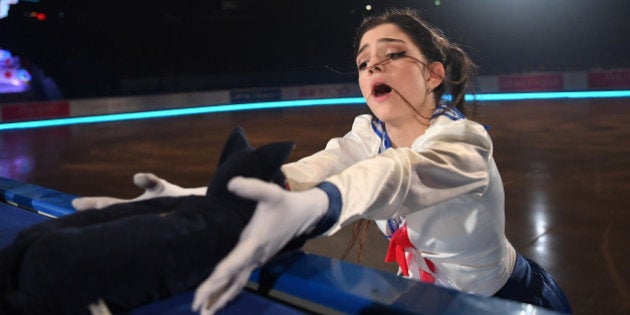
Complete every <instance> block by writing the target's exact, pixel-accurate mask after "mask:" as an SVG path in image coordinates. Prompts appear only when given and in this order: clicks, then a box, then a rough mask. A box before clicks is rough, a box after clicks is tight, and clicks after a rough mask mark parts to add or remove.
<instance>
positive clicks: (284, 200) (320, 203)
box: [192, 177, 338, 315]
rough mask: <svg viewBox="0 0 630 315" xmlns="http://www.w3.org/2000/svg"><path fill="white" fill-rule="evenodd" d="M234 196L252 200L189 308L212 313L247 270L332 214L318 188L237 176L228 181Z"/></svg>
mask: <svg viewBox="0 0 630 315" xmlns="http://www.w3.org/2000/svg"><path fill="white" fill-rule="evenodd" d="M228 189H229V190H230V191H232V192H233V193H235V194H236V195H238V196H240V197H243V198H247V199H252V200H255V201H257V202H258V205H257V207H256V211H255V213H254V216H253V217H252V219H251V220H250V222H249V224H248V225H247V226H246V227H245V229H244V230H243V232H242V233H241V236H240V240H239V243H238V244H237V245H236V247H235V248H234V249H233V250H232V251H231V252H230V254H228V255H227V256H226V257H225V258H224V259H223V260H222V261H221V262H220V263H219V264H218V265H217V267H216V268H215V269H214V272H213V273H212V274H211V275H210V277H209V278H208V279H206V281H204V282H203V283H202V284H201V285H200V286H199V287H198V288H197V291H196V292H195V299H194V301H193V305H192V308H193V310H195V311H199V310H201V314H203V315H209V314H214V312H216V311H217V310H219V309H220V308H222V307H223V306H224V305H225V304H226V303H227V302H229V301H230V300H231V299H233V298H234V297H235V296H236V295H237V294H238V293H239V292H240V291H241V290H242V289H243V287H244V286H245V284H246V282H247V279H249V276H250V274H251V272H252V271H253V270H254V269H255V268H257V267H259V266H261V265H262V264H264V263H265V262H267V261H268V260H269V259H270V258H271V257H272V256H273V255H275V254H276V253H278V252H279V251H280V250H281V249H282V248H283V247H284V246H285V245H286V244H287V243H288V242H289V241H290V240H292V239H293V238H295V237H298V236H301V235H303V234H309V235H313V236H316V235H320V234H322V233H323V232H325V231H326V230H327V229H328V228H329V227H330V226H332V224H333V223H334V222H336V220H337V218H338V212H337V211H335V210H334V209H333V211H331V209H329V197H328V194H327V192H325V191H324V190H323V189H320V188H313V189H309V190H306V191H300V192H291V191H286V190H283V189H281V188H280V187H278V186H277V185H274V184H270V183H266V182H263V181H261V180H257V179H251V178H242V177H237V178H234V179H232V180H231V181H230V182H229V184H228Z"/></svg>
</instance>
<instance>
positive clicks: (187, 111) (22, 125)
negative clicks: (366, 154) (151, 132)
mask: <svg viewBox="0 0 630 315" xmlns="http://www.w3.org/2000/svg"><path fill="white" fill-rule="evenodd" d="M364 103H365V100H364V99H363V98H362V97H347V98H326V99H310V100H293V101H276V102H260V103H249V104H229V105H210V106H202V107H190V108H176V109H165V110H156V111H146V112H134V113H120V114H106V115H95V116H82V117H68V118H58V119H47V120H36V121H19V122H9V123H0V131H2V130H12V129H27V128H41V127H53V126H65V125H78V124H90V123H99V122H112V121H122V120H132V119H147V118H163V117H173V116H184V115H199V114H210V113H223V112H235V111H244V110H260V109H273V108H287V107H306V106H326V105H349V104H364Z"/></svg>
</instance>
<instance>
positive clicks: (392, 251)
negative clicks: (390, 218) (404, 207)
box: [385, 225, 415, 277]
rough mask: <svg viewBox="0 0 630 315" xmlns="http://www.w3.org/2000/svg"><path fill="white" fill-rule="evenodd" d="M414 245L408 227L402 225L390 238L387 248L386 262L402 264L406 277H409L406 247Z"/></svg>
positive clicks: (401, 268)
mask: <svg viewBox="0 0 630 315" xmlns="http://www.w3.org/2000/svg"><path fill="white" fill-rule="evenodd" d="M409 247H414V246H413V244H411V241H410V240H409V235H407V227H406V226H404V225H403V226H402V227H400V228H399V229H398V230H396V231H395V232H394V234H392V237H391V238H390V239H389V247H388V248H387V255H385V262H394V261H395V262H396V263H398V266H400V270H401V271H402V273H403V275H405V277H409V267H408V266H407V258H406V257H405V248H409ZM414 248H415V247H414Z"/></svg>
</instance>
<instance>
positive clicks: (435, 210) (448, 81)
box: [84, 10, 571, 314]
mask: <svg viewBox="0 0 630 315" xmlns="http://www.w3.org/2000/svg"><path fill="white" fill-rule="evenodd" d="M355 47H356V65H357V68H358V73H359V79H358V81H359V85H360V88H361V92H362V94H363V96H364V97H365V100H366V102H367V105H368V107H369V108H370V110H371V112H372V114H373V117H372V116H370V115H361V116H358V117H357V118H356V119H355V121H354V123H353V125H352V129H351V130H350V131H349V132H348V133H347V134H346V135H345V136H343V137H341V138H335V139H332V140H330V142H329V143H328V145H327V146H326V148H325V149H324V150H323V151H320V152H317V153H315V154H313V155H312V156H309V157H306V158H304V159H302V160H300V161H297V162H295V163H290V164H286V165H284V166H283V167H282V171H283V172H284V174H285V176H286V178H287V180H288V184H289V187H290V189H291V191H286V190H283V189H281V188H280V187H278V186H277V185H273V184H269V183H265V182H263V181H260V180H256V179H249V178H235V179H233V180H231V181H230V182H229V184H228V189H229V190H230V191H232V192H234V193H235V194H237V195H239V196H241V197H244V198H248V199H252V200H255V201H257V202H258V205H257V208H256V212H255V214H254V216H253V217H252V219H251V221H250V222H249V223H248V225H247V227H246V228H245V229H244V231H243V232H242V234H241V237H240V241H239V243H238V245H237V246H236V247H235V248H234V250H232V251H231V253H230V254H229V255H228V256H227V257H226V258H225V259H224V260H223V261H222V262H221V263H219V264H218V265H217V267H216V268H215V270H214V272H213V273H212V275H211V276H210V277H209V278H208V279H207V280H206V281H205V282H204V283H203V284H202V285H201V286H199V287H198V289H197V292H196V295H195V300H194V302H193V309H194V310H201V313H202V314H211V313H214V312H215V311H216V310H217V309H219V308H221V307H222V306H223V305H225V303H226V302H227V301H229V300H230V299H232V298H233V297H234V296H235V295H236V294H237V293H238V292H239V291H240V290H241V289H242V288H243V286H244V285H245V283H246V281H247V279H248V278H249V275H250V273H251V271H252V270H253V269H254V268H256V267H258V266H260V265H262V264H263V263H265V262H266V261H267V260H268V259H269V258H270V257H271V256H273V255H274V254H275V253H277V252H278V251H279V250H280V249H281V248H282V247H283V246H284V245H285V244H286V243H287V242H288V241H289V240H291V239H293V238H295V237H297V236H300V235H303V234H305V233H309V234H310V235H331V234H333V233H335V232H336V231H338V230H339V229H340V228H341V227H342V226H345V225H348V224H350V223H352V222H353V221H356V220H358V219H362V218H365V219H371V220H376V221H377V224H378V226H379V228H380V229H381V230H382V231H383V232H384V233H385V234H386V235H387V236H388V237H390V251H389V252H388V255H387V259H388V260H393V261H397V262H398V264H399V265H400V270H401V272H402V274H404V275H405V276H407V277H411V278H414V279H419V280H421V281H425V282H430V283H435V284H437V285H441V286H445V287H449V288H454V289H457V290H460V291H463V292H468V293H473V294H479V295H484V296H496V297H501V298H505V299H511V300H515V301H520V302H525V303H530V304H534V305H538V306H543V307H546V308H549V309H553V310H557V311H562V312H571V310H570V306H569V304H568V302H567V300H566V298H565V296H564V293H563V292H562V290H561V289H560V288H559V287H558V286H557V284H556V283H555V281H554V280H553V279H552V278H551V277H550V276H549V275H548V274H547V273H546V272H545V271H544V270H543V269H542V268H541V267H540V266H538V265H537V264H535V263H534V262H532V261H530V260H528V259H526V258H524V257H523V256H521V255H519V254H518V253H517V252H516V251H515V250H514V247H513V246H512V245H511V244H510V242H509V241H508V240H507V238H506V236H505V232H504V224H505V217H504V191H503V183H502V181H501V177H500V175H499V172H498V170H497V167H496V165H495V162H494V159H493V157H492V150H493V145H492V141H491V139H490V137H489V135H488V133H487V132H486V130H485V129H484V127H483V126H481V125H480V124H478V123H475V122H473V121H470V120H467V119H466V118H465V117H464V115H463V113H464V110H465V108H464V102H465V100H464V94H465V92H466V87H467V85H468V83H469V81H470V75H471V72H472V70H473V67H474V65H473V64H472V62H471V61H470V59H469V58H468V56H467V55H466V54H465V52H463V51H462V50H461V49H459V48H458V47H457V46H455V45H454V44H452V43H450V42H449V41H448V40H447V39H446V38H444V37H443V36H442V34H441V33H440V32H439V31H438V30H436V29H435V28H432V27H431V26H429V25H427V24H426V23H425V22H424V21H422V20H421V19H420V18H419V17H418V16H417V14H416V13H415V12H413V11H410V10H391V11H388V12H386V13H385V14H383V15H381V16H375V17H371V18H367V19H365V20H364V21H363V23H362V24H361V26H360V27H359V28H358V32H357V37H356V43H355ZM446 91H448V92H450V94H451V95H452V100H451V102H450V103H449V104H442V103H440V101H441V99H442V96H443V94H444V93H445V92H446ZM162 184H163V185H171V184H168V183H165V182H163V183H162ZM171 186H173V185H171ZM174 187H175V188H173V187H171V189H172V190H174V191H176V190H178V189H181V188H178V187H176V186H174ZM184 190H185V189H184ZM297 191H300V192H299V194H298V193H297ZM84 201H85V202H90V203H91V202H93V201H94V200H84ZM280 222H282V223H281V224H280Z"/></svg>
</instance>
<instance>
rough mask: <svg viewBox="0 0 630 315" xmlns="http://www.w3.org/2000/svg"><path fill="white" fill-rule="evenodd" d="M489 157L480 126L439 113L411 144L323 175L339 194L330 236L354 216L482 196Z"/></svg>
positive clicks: (402, 212) (386, 214)
mask: <svg viewBox="0 0 630 315" xmlns="http://www.w3.org/2000/svg"><path fill="white" fill-rule="evenodd" d="M491 155H492V142H491V141H490V139H489V137H488V135H487V133H486V131H485V129H484V128H483V126H481V125H479V124H477V123H474V122H471V121H468V120H457V121H451V120H449V119H448V118H447V117H439V118H437V119H435V120H434V122H433V123H432V125H431V126H430V127H429V128H428V129H427V131H426V133H425V134H424V135H423V136H421V137H419V138H418V139H417V140H416V141H415V142H414V143H413V144H412V146H411V148H397V149H388V150H386V151H385V152H383V153H382V154H380V155H376V156H373V157H371V158H369V159H365V160H362V161H359V162H357V163H355V164H353V165H352V166H350V167H347V168H345V169H344V170H343V171H341V172H339V173H337V174H335V175H332V176H330V177H328V178H326V181H327V182H330V183H331V184H333V185H334V186H336V187H337V188H338V189H339V191H340V193H341V196H342V206H341V216H340V219H339V222H338V224H337V225H336V226H335V227H333V228H332V229H331V230H329V234H330V233H333V232H335V231H336V230H337V229H339V228H340V227H341V226H343V225H345V224H346V223H348V222H350V221H353V220H355V219H357V218H359V217H364V218H369V219H377V220H379V219H380V220H383V219H390V218H395V217H402V216H406V215H408V214H410V213H412V212H415V211H421V210H422V209H425V208H428V207H431V206H434V205H436V204H439V203H442V202H444V201H446V200H449V199H452V198H454V197H459V196H462V195H466V194H468V195H470V196H481V194H482V193H483V192H484V190H485V188H486V187H487V185H488V165H489V159H490V158H491Z"/></svg>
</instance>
